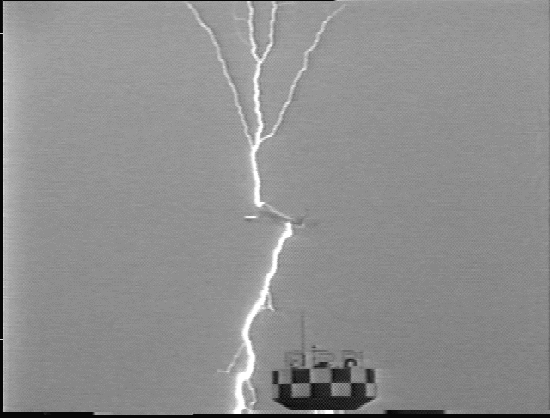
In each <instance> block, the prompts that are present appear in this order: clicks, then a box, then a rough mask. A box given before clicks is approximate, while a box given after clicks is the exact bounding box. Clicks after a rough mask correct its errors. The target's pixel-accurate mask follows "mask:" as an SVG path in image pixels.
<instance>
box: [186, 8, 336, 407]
mask: <svg viewBox="0 0 550 418" xmlns="http://www.w3.org/2000/svg"><path fill="white" fill-rule="evenodd" d="M291 4H292V2H290V3H281V4H278V3H277V2H271V14H270V20H269V35H268V36H269V39H268V43H267V45H266V47H265V49H264V51H263V53H261V54H260V52H259V51H258V44H257V42H256V36H255V35H256V30H255V27H254V14H255V9H254V5H253V3H252V2H250V1H248V2H246V6H247V10H248V15H247V18H246V19H239V20H246V24H247V29H248V33H247V41H246V42H247V43H248V46H249V47H250V54H251V56H252V58H253V59H254V63H255V64H254V75H253V77H252V80H251V82H252V87H253V112H254V117H255V122H256V123H255V130H254V132H253V133H251V132H250V131H251V129H250V127H249V125H248V123H247V121H246V118H245V116H244V112H243V108H242V105H241V100H240V98H239V93H238V92H237V88H236V87H235V83H234V82H233V78H232V77H231V75H230V74H229V70H228V68H227V63H226V60H225V59H224V57H223V54H222V51H221V48H220V44H219V42H218V40H217V38H216V35H215V34H214V31H213V30H212V28H211V27H210V26H209V25H208V24H207V23H206V22H205V21H204V19H203V18H202V16H201V14H200V13H199V12H198V10H197V9H196V8H195V6H194V5H193V4H191V3H189V2H186V5H187V7H188V8H189V10H190V11H191V12H192V13H193V16H194V17H195V20H196V21H197V23H198V24H199V25H200V27H202V28H203V29H204V30H205V31H206V32H207V34H208V36H209V37H210V41H211V43H212V45H213V46H214V49H215V52H216V57H217V60H218V62H219V63H220V65H221V68H222V72H223V75H224V77H225V79H226V81H227V83H228V85H229V87H230V89H231V91H232V93H233V100H234V104H235V107H236V109H237V112H238V113H239V117H240V120H241V124H242V127H243V132H244V136H245V137H246V139H247V141H248V144H249V146H250V164H251V170H252V177H253V181H254V189H253V203H254V207H255V209H256V214H254V215H250V216H246V217H245V219H246V220H247V221H249V222H256V221H260V220H262V219H269V220H272V221H275V222H277V223H279V224H281V225H283V226H284V230H283V232H282V233H281V235H280V237H279V239H278V241H277V245H276V246H275V248H274V249H273V252H272V257H271V267H270V268H269V271H268V273H267V274H266V275H265V277H264V279H263V287H262V289H261V291H260V294H259V296H258V298H257V299H256V301H255V302H254V305H253V306H252V308H251V309H250V311H249V312H248V314H247V315H246V318H245V321H244V324H243V326H242V328H241V339H242V344H241V346H240V348H239V349H238V350H237V352H236V354H235V356H234V358H233V361H232V362H231V364H230V365H229V367H228V368H227V370H226V372H230V371H231V370H232V369H233V366H234V365H235V363H236V361H237V360H238V359H239V358H242V356H245V366H244V369H243V370H241V371H239V372H238V373H237V375H236V377H235V401H236V405H235V408H234V410H233V412H234V413H243V412H244V411H247V412H249V411H251V410H252V409H253V408H254V404H255V403H256V393H255V389H254V386H253V385H252V382H251V379H252V375H253V374H254V368H255V364H256V354H255V352H254V346H253V344H252V340H251V339H250V328H251V327H252V324H253V322H254V319H255V318H256V316H257V315H258V314H259V313H260V312H261V311H263V310H265V309H270V310H273V305H272V299H271V293H270V288H271V281H272V279H273V277H274V276H275V274H276V273H277V268H278V261H279V255H280V253H281V251H282V250H283V247H284V244H285V241H286V240H287V239H289V238H290V237H291V236H292V235H293V234H294V228H299V227H303V226H305V225H306V222H305V214H304V215H303V216H299V217H292V216H288V215H286V214H284V213H282V212H281V211H279V210H277V209H275V208H274V207H273V206H271V205H269V204H268V203H266V202H264V201H262V198H261V179H260V171H259V167H258V159H257V155H258V151H259V149H260V146H261V145H262V144H263V143H264V142H265V141H267V140H268V139H272V138H273V137H274V136H275V135H276V134H277V131H278V129H279V127H280V126H281V123H282V121H283V118H284V115H285V113H286V110H287V109H288V107H289V105H290V103H291V101H292V98H293V96H294V91H295V90H296V86H297V84H298V82H299V81H300V79H301V78H302V76H303V74H304V73H305V72H306V70H307V68H308V64H309V56H310V54H311V53H312V52H313V51H314V50H315V49H316V48H317V45H318V44H319V42H320V40H321V36H322V35H323V33H324V32H325V29H326V27H327V25H328V23H329V22H330V21H331V20H332V19H333V18H334V17H335V16H336V15H337V14H338V13H339V12H340V11H342V9H343V8H344V7H345V6H341V7H339V8H338V9H336V10H334V11H333V12H332V13H331V14H329V15H328V16H327V17H326V18H325V20H323V21H322V22H321V24H320V27H319V30H318V31H317V33H316V34H315V37H314V39H313V42H312V43H311V45H310V47H309V48H308V49H306V50H305V51H304V53H303V58H302V66H301V68H300V70H299V71H298V72H297V74H296V76H295V77H294V80H293V81H292V83H291V85H290V88H289V92H288V96H287V98H286V100H285V102H284V103H283V105H282V107H281V110H280V111H279V114H278V117H277V119H276V122H275V124H274V125H273V127H272V128H271V130H266V126H265V124H264V116H263V113H262V106H261V100H260V97H261V87H260V78H261V75H262V69H263V67H264V65H265V63H266V60H267V58H268V57H269V55H270V53H271V52H272V51H273V48H274V47H275V27H276V23H277V12H278V10H279V8H280V7H281V6H282V5H291ZM245 390H246V391H247V393H246V394H245Z"/></svg>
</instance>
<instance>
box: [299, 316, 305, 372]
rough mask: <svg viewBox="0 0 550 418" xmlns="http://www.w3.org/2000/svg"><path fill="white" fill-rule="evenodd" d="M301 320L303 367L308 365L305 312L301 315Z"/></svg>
mask: <svg viewBox="0 0 550 418" xmlns="http://www.w3.org/2000/svg"><path fill="white" fill-rule="evenodd" d="M300 320H301V337H302V366H305V365H306V325H305V322H306V321H305V316H304V311H302V312H301V314H300Z"/></svg>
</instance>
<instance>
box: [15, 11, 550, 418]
mask: <svg viewBox="0 0 550 418" xmlns="http://www.w3.org/2000/svg"><path fill="white" fill-rule="evenodd" d="M268 5H269V4H268V3H263V4H261V5H258V6H257V7H258V8H257V21H256V23H257V26H258V29H259V32H258V38H257V39H258V40H259V42H260V44H261V46H262V49H263V46H264V45H265V41H266V34H267V32H266V30H267V22H268V20H267V19H268V14H267V12H268V8H267V7H268ZM335 7H336V5H330V4H326V3H314V4H310V3H307V4H295V5H284V6H282V7H281V9H280V14H279V19H278V22H277V25H276V42H277V44H276V46H275V49H274V51H273V55H272V56H271V57H270V58H269V60H268V62H267V64H266V67H265V72H264V73H263V76H262V77H263V78H262V89H263V90H262V104H263V109H264V111H265V121H266V123H267V125H268V126H269V127H270V126H271V125H272V124H273V122H274V121H275V117H276V115H277V112H278V111H279V108H280V106H281V105H282V102H283V101H284V99H285V98H286V94H287V92H288V87H289V85H290V82H291V80H292V79H293V77H294V75H295V74H296V72H297V71H298V70H299V68H300V65H301V59H302V53H303V51H304V50H305V49H306V48H307V47H308V46H309V45H310V44H311V42H312V40H313V36H314V34H315V32H316V31H317V30H318V28H319V24H320V23H321V22H322V20H323V19H324V18H325V17H326V16H327V15H328V12H329V11H331V10H333V8H335ZM197 8H198V9H199V10H200V13H201V14H202V16H203V17H204V19H205V21H206V22H207V23H208V24H209V25H210V26H211V27H212V28H213V30H214V31H215V33H216V35H217V36H218V39H219V41H220V44H221V47H222V51H223V54H224V56H225V58H226V59H227V61H228V65H229V69H230V72H231V74H232V76H233V77H234V80H235V83H236V85H237V88H238V90H239V93H240V95H241V98H242V102H243V106H244V109H245V112H246V113H247V115H248V117H249V121H250V123H252V119H251V118H250V116H251V97H252V96H251V94H252V90H251V77H252V70H253V69H252V61H251V59H250V56H249V55H248V53H247V46H246V45H245V44H244V43H243V42H242V41H241V40H240V37H239V35H238V34H239V31H241V36H242V34H243V33H244V32H243V31H244V29H245V28H244V27H243V26H240V25H241V24H243V22H242V21H234V20H233V18H232V12H235V13H236V15H237V16H239V17H242V16H244V14H245V12H246V8H245V7H244V6H243V5H242V4H238V5H235V4H234V3H233V2H224V3H214V2H204V3H200V4H199V5H198V6H197ZM548 18H549V14H548V3H547V2H546V1H414V2H413V1H388V2H381V1H379V2H363V3H360V2H356V3H350V4H348V6H347V7H346V9H345V10H344V11H343V12H342V13H340V14H339V15H338V16H337V17H336V18H335V19H334V20H333V21H332V22H331V23H330V24H329V26H328V28H327V30H326V32H325V34H324V35H323V38H322V40H321V42H320V44H319V45H318V47H317V49H316V50H315V52H314V53H313V54H312V56H311V62H310V68H309V69H308V71H307V72H306V73H305V74H304V77H303V79H302V82H301V84H300V85H299V86H298V89H297V91H296V96H295V98H294V101H293V102H292V104H291V106H290V108H289V109H288V113H287V114H286V117H285V121H284V123H283V125H282V126H281V129H280V131H279V134H278V135H277V136H276V137H274V138H273V139H272V140H270V141H269V142H266V143H265V144H264V146H263V147H262V150H261V151H260V155H259V161H260V166H261V175H262V179H263V198H264V200H267V201H269V202H271V203H272V204H273V205H275V206H276V207H277V208H279V209H282V210H283V211H285V212H287V213H292V214H299V213H301V212H302V211H303V210H304V208H305V207H309V208H310V210H311V212H312V216H313V217H315V218H316V220H318V221H319V224H318V225H317V226H316V227H315V228H311V229H309V230H306V231H304V233H303V234H301V235H300V236H297V237H294V238H292V239H291V240H289V241H288V242H287V245H286V246H285V248H284V251H283V253H282V256H281V259H280V263H281V265H280V269H279V272H278V274H277V276H276V277H275V278H274V282H273V295H274V298H275V299H274V302H275V305H276V307H277V308H278V309H279V311H278V312H277V313H276V314H265V315H264V316H262V317H261V318H259V319H258V321H257V322H256V323H255V325H254V328H253V339H254V341H255V342H256V347H257V350H258V356H259V359H258V369H257V373H256V379H255V382H256V385H257V387H258V391H259V402H258V409H263V410H275V409H278V410H279V409H281V407H279V406H278V405H276V404H275V403H273V402H272V401H271V400H270V393H271V389H270V385H269V383H270V381H269V376H270V370H272V369H274V368H279V367H281V366H282V364H283V363H282V362H283V354H284V351H285V350H290V349H296V348H299V312H300V310H305V311H306V313H307V323H308V328H307V332H308V341H309V343H318V344H321V345H323V346H324V347H326V348H329V349H334V350H340V349H357V350H364V351H365V352H366V355H367V356H368V357H369V358H370V360H371V364H372V365H373V367H376V368H378V369H380V373H379V376H380V378H379V383H380V393H381V396H380V399H379V400H377V401H376V402H375V403H374V404H372V405H371V406H370V408H371V410H375V409H376V408H378V409H384V408H387V409H398V408H409V409H412V408H433V409H438V408H448V409H479V410H484V411H510V410H512V409H515V410H518V411H523V410H525V409H539V410H540V409H545V408H547V406H548V373H549V370H548V325H549V322H548V255H547V253H548V214H549V213H548V174H549V173H548V159H549V154H548V87H549V86H548V59H549V56H548V47H549V45H548V34H549V30H548ZM4 21H5V28H6V36H5V41H4V48H5V55H4V58H5V61H4V62H5V70H4V87H5V93H4V98H5V116H7V122H6V120H5V122H4V123H5V125H4V133H5V135H7V136H5V138H7V141H6V140H5V142H4V146H5V148H4V151H5V153H4V167H5V171H6V168H7V173H6V174H7V177H6V180H5V183H4V186H5V189H4V190H5V192H4V193H5V198H7V201H6V203H7V206H6V208H7V223H5V229H4V234H5V235H4V239H5V240H6V239H7V241H5V246H4V251H5V255H7V256H8V258H7V261H5V264H4V266H5V282H4V285H5V301H6V302H7V304H6V308H7V311H5V313H7V315H5V316H4V318H5V319H4V321H5V326H7V328H5V332H4V333H5V335H6V347H7V351H6V352H5V355H6V357H5V358H6V359H7V360H6V363H5V367H6V376H5V379H6V385H5V387H4V391H5V392H4V393H5V398H4V399H5V405H6V406H5V408H6V409H7V410H25V411H28V410H94V411H111V412H115V413H123V412H124V413H155V412H164V413H189V412H201V411H202V412H220V411H221V412H225V411H230V410H231V409H232V408H233V398H232V392H233V387H232V379H233V377H232V376H229V375H224V374H218V373H216V370H217V369H218V368H224V367H225V366H226V365H227V364H228V362H229V361H230V360H231V358H232V355H233V353H234V352H235V350H236V349H237V348H238V346H239V344H240V343H239V330H240V327H241V325H242V323H243V320H244V317H245V315H246V312H247V310H248V309H249V308H250V306H251V304H252V303H253V301H254V299H255V298H256V297H257V294H258V291H259V289H260V286H261V282H262V279H263V275H264V274H265V272H266V271H267V269H268V267H269V259H270V252H271V250H272V248H273V246H274V243H275V242H276V240H277V237H278V235H279V234H280V232H281V229H280V228H279V227H277V226H276V225H254V224H252V225H251V224H248V223H245V222H243V221H242V216H243V215H246V214H250V213H251V210H252V181H251V173H250V166H249V160H248V149H247V146H248V145H247V142H246V140H245V137H244V135H243V132H242V127H241V125H240V122H239V119H238V116H237V111H236V109H235V107H234V105H233V98H232V95H231V91H230V89H229V87H228V85H227V82H226V80H225V79H224V78H223V75H222V71H221V67H220V65H219V63H218V62H217V61H216V58H215V54H214V48H213V46H212V44H211V43H210V39H209V38H208V36H207V34H206V32H205V31H204V30H203V29H201V28H200V27H199V26H198V25H197V23H196V21H195V20H194V18H193V16H192V15H191V13H190V11H189V10H188V9H187V8H186V7H185V5H184V4H183V3H181V2H158V3H157V2H154V3H153V2H23V1H17V2H14V1H12V2H5V3H4ZM6 104H7V107H6ZM6 145H7V149H6ZM6 152H7V153H6ZM6 158H7V162H6ZM6 186H7V187H6ZM6 193H7V194H6ZM4 213H5V215H4V216H5V218H4V219H5V221H6V209H5V212H4ZM6 244H7V247H6ZM6 267H7V269H6ZM6 274H7V275H6Z"/></svg>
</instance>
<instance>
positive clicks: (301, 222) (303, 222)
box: [296, 208, 315, 226]
mask: <svg viewBox="0 0 550 418" xmlns="http://www.w3.org/2000/svg"><path fill="white" fill-rule="evenodd" d="M308 216H309V208H306V209H305V210H304V214H303V215H302V216H299V217H298V218H297V219H296V220H297V224H298V225H300V226H306V218H307V217H308ZM314 224H315V223H311V222H308V223H307V226H313V225H314Z"/></svg>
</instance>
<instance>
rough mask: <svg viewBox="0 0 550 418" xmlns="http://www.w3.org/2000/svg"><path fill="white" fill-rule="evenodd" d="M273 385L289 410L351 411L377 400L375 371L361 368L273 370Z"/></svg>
mask: <svg viewBox="0 0 550 418" xmlns="http://www.w3.org/2000/svg"><path fill="white" fill-rule="evenodd" d="M272 384H273V385H272V387H273V400H274V401H275V402H278V403H280V404H282V405H284V406H285V407H287V408H289V409H318V410H323V409H347V410H354V409H357V408H359V407H360V406H362V405H364V404H365V403H367V402H370V401H371V400H373V399H374V398H376V382H375V371H374V369H365V368H363V367H349V368H318V369H316V368H312V369H306V368H297V369H284V370H276V371H273V381H272Z"/></svg>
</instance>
